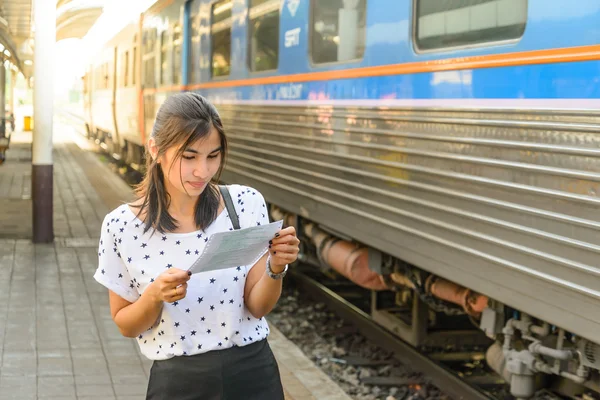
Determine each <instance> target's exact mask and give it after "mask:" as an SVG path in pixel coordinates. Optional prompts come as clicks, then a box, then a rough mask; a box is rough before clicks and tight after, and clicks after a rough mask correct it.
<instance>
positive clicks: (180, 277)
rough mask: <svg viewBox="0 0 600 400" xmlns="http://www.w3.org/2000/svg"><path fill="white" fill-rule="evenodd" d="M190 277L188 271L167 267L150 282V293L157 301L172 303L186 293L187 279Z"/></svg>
mask: <svg viewBox="0 0 600 400" xmlns="http://www.w3.org/2000/svg"><path fill="white" fill-rule="evenodd" d="M191 277H192V273H191V272H189V271H183V270H181V269H178V268H169V269H168V270H166V271H165V272H163V273H162V274H160V275H159V276H158V278H156V279H155V280H154V282H152V283H151V284H150V285H151V288H152V294H153V297H154V299H155V300H156V301H157V302H163V301H164V302H167V303H173V302H174V301H178V300H181V299H183V298H184V297H185V295H186V294H187V286H188V285H187V281H189V280H190V278H191Z"/></svg>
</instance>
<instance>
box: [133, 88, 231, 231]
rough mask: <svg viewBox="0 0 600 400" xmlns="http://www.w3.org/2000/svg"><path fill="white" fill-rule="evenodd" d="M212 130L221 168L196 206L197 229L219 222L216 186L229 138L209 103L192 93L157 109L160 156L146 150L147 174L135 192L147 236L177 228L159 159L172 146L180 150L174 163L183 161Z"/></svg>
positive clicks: (155, 135)
mask: <svg viewBox="0 0 600 400" xmlns="http://www.w3.org/2000/svg"><path fill="white" fill-rule="evenodd" d="M211 126H212V127H214V128H215V129H216V130H217V132H219V136H220V138H221V149H222V150H221V165H220V166H219V170H218V171H217V173H216V174H215V176H214V177H213V180H212V181H211V182H209V184H208V185H207V186H206V188H205V189H204V191H203V192H202V194H201V195H200V197H199V199H198V201H197V202H196V207H195V211H194V217H195V221H196V227H197V228H198V229H205V228H206V227H207V226H209V225H210V224H211V223H212V222H213V221H214V220H215V219H216V218H217V212H218V210H219V201H220V195H219V188H218V187H217V183H218V181H219V179H220V178H221V172H223V167H224V166H225V156H226V154H227V138H226V136H225V131H224V130H223V124H222V122H221V117H219V113H218V112H217V110H216V108H215V107H214V106H213V105H212V104H211V103H210V102H209V101H208V100H206V99H205V98H204V97H202V96H200V95H199V94H197V93H191V92H186V93H178V94H176V95H172V96H170V97H168V98H167V100H165V102H164V103H163V104H162V105H161V106H160V108H159V109H158V113H157V115H156V120H155V122H154V127H153V129H152V137H153V138H154V140H155V141H156V146H157V148H158V155H157V157H156V159H153V158H152V156H151V155H150V152H149V149H148V147H146V173H145V175H144V179H143V180H142V182H141V183H140V184H139V185H138V186H137V187H136V189H135V193H136V195H137V196H138V197H139V198H140V199H143V201H142V204H141V205H138V207H139V211H138V213H137V215H138V217H139V216H140V215H141V214H142V213H144V212H145V215H144V218H143V221H144V224H145V227H144V233H145V232H147V231H148V230H149V229H150V228H153V229H155V230H157V231H158V232H161V233H164V232H172V231H174V230H176V229H177V226H178V225H177V220H176V219H175V218H173V217H172V216H171V215H170V214H169V212H168V208H169V204H170V202H171V198H170V196H169V193H168V192H167V190H166V188H165V176H164V172H163V170H162V167H161V164H159V163H158V160H159V159H160V156H162V155H163V154H165V152H166V151H167V149H169V148H171V147H172V146H178V150H177V152H176V155H175V158H174V159H173V161H175V160H177V159H178V158H181V156H182V155H183V152H184V150H185V149H186V148H187V147H189V146H190V145H191V144H192V143H194V142H196V141H197V140H199V139H202V138H204V137H207V136H208V135H209V134H210V131H211Z"/></svg>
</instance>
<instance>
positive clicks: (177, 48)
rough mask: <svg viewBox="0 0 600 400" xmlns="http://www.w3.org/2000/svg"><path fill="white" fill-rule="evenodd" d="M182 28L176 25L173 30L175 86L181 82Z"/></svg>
mask: <svg viewBox="0 0 600 400" xmlns="http://www.w3.org/2000/svg"><path fill="white" fill-rule="evenodd" d="M180 77H181V26H180V25H179V24H175V27H174V28H173V84H174V85H178V84H179V83H180V81H181V79H180Z"/></svg>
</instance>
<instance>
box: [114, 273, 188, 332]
mask: <svg viewBox="0 0 600 400" xmlns="http://www.w3.org/2000/svg"><path fill="white" fill-rule="evenodd" d="M189 279H190V274H188V272H187V271H183V270H180V269H177V268H171V269H168V270H167V271H165V272H164V273H162V274H161V275H160V276H159V277H158V278H156V280H155V281H154V282H152V283H151V284H150V285H148V287H147V288H146V290H145V291H144V293H142V295H141V296H140V298H139V299H138V300H137V301H136V302H135V303H130V302H129V301H127V300H125V299H123V298H122V297H121V296H119V295H118V294H116V293H114V292H113V291H111V290H109V291H108V292H109V293H110V315H111V316H112V319H113V321H115V324H117V326H118V327H119V331H120V332H121V334H122V335H123V336H126V337H131V338H133V337H136V336H138V335H140V334H141V333H142V332H144V331H146V330H148V329H149V328H150V327H151V326H152V325H154V323H155V322H156V320H157V319H158V317H159V316H160V314H161V311H162V308H163V304H164V303H165V302H167V303H172V302H174V301H177V300H181V299H183V298H184V297H185V295H186V294H187V281H188V280H189Z"/></svg>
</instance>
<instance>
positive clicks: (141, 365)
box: [0, 123, 349, 400]
mask: <svg viewBox="0 0 600 400" xmlns="http://www.w3.org/2000/svg"><path fill="white" fill-rule="evenodd" d="M54 136H55V150H54V232H55V235H56V240H55V242H54V243H53V244H49V245H39V244H38V245H33V244H32V243H31V240H30V237H31V218H32V217H31V193H30V180H31V151H30V143H31V135H30V134H27V133H19V134H17V135H15V136H14V137H13V140H12V143H11V148H10V150H9V151H8V152H7V161H6V163H5V164H4V165H2V166H0V400H9V399H15V400H16V399H18V400H33V399H54V400H73V399H79V400H84V399H94V400H99V399H105V400H117V399H119V400H133V399H136V400H141V399H144V398H145V390H146V385H147V379H148V371H149V368H150V366H151V362H150V361H149V360H146V359H145V358H144V357H143V356H141V355H140V353H139V351H138V346H137V344H136V343H135V341H134V340H132V339H127V338H124V337H122V336H121V335H120V334H119V332H118V330H117V328H116V326H115V325H114V323H113V321H112V319H111V317H110V313H109V309H108V302H107V293H106V290H105V289H104V288H103V287H102V286H101V285H99V284H97V283H96V282H95V281H94V280H93V277H92V275H93V273H94V271H95V268H96V264H97V253H96V248H97V245H98V232H99V226H100V224H101V223H102V219H103V218H104V215H105V214H106V213H107V212H108V211H109V210H111V209H113V208H114V207H116V206H117V205H119V204H121V203H122V202H123V201H127V200H128V199H130V198H131V190H130V188H129V187H128V186H127V185H126V184H125V183H124V182H123V181H122V180H121V179H119V178H118V177H117V176H116V175H114V174H112V173H111V171H110V170H109V169H108V167H107V166H106V165H105V164H103V163H102V162H100V160H99V159H98V156H97V155H95V154H93V153H91V152H86V151H83V150H82V149H81V148H80V147H79V146H78V145H77V144H76V143H75V142H74V141H76V142H78V143H79V144H80V145H81V146H82V147H84V148H85V147H86V146H89V144H88V143H87V142H86V141H85V140H83V138H81V137H78V136H77V135H76V134H74V133H73V129H72V127H70V126H67V125H64V124H60V123H57V125H56V127H55V135H54ZM66 210H69V213H67V212H66ZM269 342H270V343H271V346H272V347H273V350H274V352H275V355H276V358H277V360H278V362H279V364H280V368H281V375H282V380H283V383H284V387H285V390H286V397H287V398H289V399H294V400H309V399H319V400H337V399H340V400H343V399H349V397H347V396H346V395H345V394H344V393H343V392H342V391H341V390H340V389H339V388H338V387H337V386H336V385H335V384H333V382H331V381H330V380H329V378H327V377H326V376H325V375H324V374H323V373H322V372H321V371H320V370H318V369H317V368H315V367H314V366H313V364H312V363H311V362H310V361H309V360H308V359H306V358H305V357H304V356H303V355H302V353H301V351H300V350H299V349H298V348H297V347H296V346H294V345H293V344H292V343H291V342H289V341H288V340H287V339H286V338H285V337H283V335H281V334H280V333H279V332H278V331H277V330H276V329H275V328H274V327H272V334H271V336H270V338H269ZM114 354H119V356H115V355H114Z"/></svg>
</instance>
